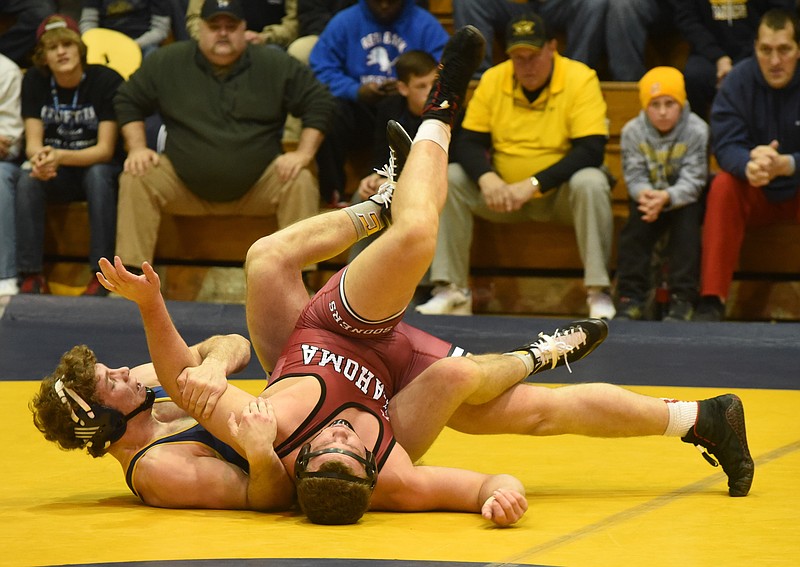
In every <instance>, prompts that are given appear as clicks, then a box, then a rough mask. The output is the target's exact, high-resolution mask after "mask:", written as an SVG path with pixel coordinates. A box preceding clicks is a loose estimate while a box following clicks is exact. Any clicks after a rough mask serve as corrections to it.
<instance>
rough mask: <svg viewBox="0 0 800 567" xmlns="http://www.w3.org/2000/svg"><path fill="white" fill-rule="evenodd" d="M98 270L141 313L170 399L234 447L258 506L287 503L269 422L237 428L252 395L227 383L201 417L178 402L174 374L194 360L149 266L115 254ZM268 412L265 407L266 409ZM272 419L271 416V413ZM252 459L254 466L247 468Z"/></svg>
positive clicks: (290, 491)
mask: <svg viewBox="0 0 800 567" xmlns="http://www.w3.org/2000/svg"><path fill="white" fill-rule="evenodd" d="M100 269H101V271H102V273H101V274H98V279H99V280H100V283H102V284H103V286H104V287H105V288H106V289H108V290H109V291H113V292H116V293H118V294H120V295H121V296H123V297H125V298H126V299H129V300H131V301H133V302H134V303H136V305H137V306H138V308H139V313H140V314H141V316H142V323H143V324H144V330H145V336H146V338H147V347H148V349H149V351H150V356H151V357H152V360H153V366H154V367H155V371H156V374H157V375H158V378H159V382H160V383H161V385H162V386H163V387H164V389H165V390H166V391H167V393H168V394H169V396H170V397H171V398H172V400H173V401H174V402H175V403H176V404H178V405H179V406H181V407H182V409H184V410H185V411H187V413H190V415H192V417H194V418H195V419H197V421H198V422H199V423H200V424H202V425H203V427H205V428H206V429H207V430H208V431H209V432H210V433H211V434H212V435H214V436H215V437H217V438H218V439H220V440H222V441H224V442H225V443H227V444H228V445H230V446H232V447H233V448H234V449H236V451H237V452H239V454H241V455H242V456H243V457H245V458H246V459H247V460H248V462H249V463H250V465H251V471H250V472H251V474H250V483H251V484H252V483H256V482H257V485H254V486H252V487H250V489H249V491H252V492H253V498H254V499H255V500H258V503H259V504H258V506H257V508H258V509H277V508H285V507H288V506H289V505H291V503H292V502H293V500H294V484H293V483H292V481H291V479H290V478H289V477H288V475H287V474H286V470H285V469H284V467H283V464H282V463H281V461H280V459H279V458H278V456H277V455H276V454H275V451H274V450H273V447H272V442H273V441H274V440H275V428H274V427H272V424H270V423H267V426H269V428H270V431H271V433H268V436H269V435H271V438H267V439H265V437H264V436H261V437H259V436H257V435H244V434H242V433H243V430H242V429H241V425H242V420H243V414H248V415H249V414H250V413H252V412H251V402H253V401H254V400H255V397H254V396H252V395H251V394H248V393H247V392H245V391H243V390H241V389H240V388H237V387H236V386H234V385H232V384H228V386H227V388H226V389H225V391H224V392H223V393H222V395H221V396H220V398H219V400H218V402H217V405H216V407H215V408H214V410H213V411H212V412H211V415H210V416H208V417H205V416H203V415H201V414H199V413H198V411H197V410H196V406H195V411H194V412H193V411H192V408H191V407H189V406H185V405H183V404H182V401H181V400H182V396H181V391H180V387H179V385H178V376H179V375H181V373H182V372H183V370H184V369H185V368H187V367H192V366H196V365H197V364H198V363H199V362H200V360H199V357H198V356H197V355H195V354H194V353H193V352H192V350H191V349H190V348H189V347H188V346H187V344H186V342H185V341H184V340H183V337H181V335H180V333H178V330H177V329H176V328H175V325H174V324H173V322H172V319H171V318H170V315H169V312H168V311H167V306H166V303H165V302H164V298H163V296H162V295H161V290H160V285H161V282H160V279H159V277H158V274H156V272H155V270H153V268H152V266H150V264H148V263H147V262H145V263H144V264H143V265H142V271H143V272H144V273H143V275H141V276H138V275H135V274H132V273H130V272H129V271H128V270H126V269H125V266H124V265H123V264H122V261H121V260H120V258H119V257H118V256H117V257H115V258H114V264H111V262H109V261H108V260H107V259H105V258H103V259H101V260H100ZM270 413H271V410H270ZM272 421H273V422H274V418H273V419H272ZM254 465H255V467H256V470H255V471H254V470H253V466H254Z"/></svg>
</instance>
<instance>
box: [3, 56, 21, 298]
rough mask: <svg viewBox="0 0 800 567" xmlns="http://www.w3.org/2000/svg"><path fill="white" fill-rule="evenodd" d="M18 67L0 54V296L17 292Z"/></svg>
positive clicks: (19, 154)
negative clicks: (15, 202)
mask: <svg viewBox="0 0 800 567" xmlns="http://www.w3.org/2000/svg"><path fill="white" fill-rule="evenodd" d="M21 88H22V71H20V69H19V67H17V64H16V63H14V62H13V61H12V60H11V59H9V58H8V57H6V56H5V55H2V54H0V296H3V295H14V294H15V293H17V251H16V241H17V238H16V234H15V230H16V228H15V227H16V223H15V220H14V218H15V217H14V214H15V213H14V195H15V192H16V184H17V178H19V161H20V157H21V155H22V141H23V140H22V131H23V129H22V114H21V109H20V92H21Z"/></svg>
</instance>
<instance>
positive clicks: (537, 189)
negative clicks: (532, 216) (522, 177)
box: [531, 175, 544, 199]
mask: <svg viewBox="0 0 800 567" xmlns="http://www.w3.org/2000/svg"><path fill="white" fill-rule="evenodd" d="M531 185H533V198H534V199H535V198H536V197H542V196H543V195H544V193H542V186H541V185H539V180H538V179H536V176H535V175H531Z"/></svg>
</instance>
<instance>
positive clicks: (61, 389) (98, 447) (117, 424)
mask: <svg viewBox="0 0 800 567" xmlns="http://www.w3.org/2000/svg"><path fill="white" fill-rule="evenodd" d="M53 388H54V389H55V391H56V394H58V397H59V398H60V399H61V402H62V403H63V404H64V405H66V406H67V407H68V408H69V412H70V415H71V417H72V421H74V422H75V437H77V438H78V439H86V440H88V442H87V443H86V447H87V449H88V451H89V453H90V454H91V455H93V456H95V457H97V456H100V455H102V454H103V452H104V451H105V450H106V449H108V447H109V446H110V445H111V444H112V443H113V442H115V441H117V440H119V439H120V438H121V437H122V436H123V435H125V430H126V429H127V428H128V420H130V419H132V418H133V417H134V416H136V415H138V414H139V413H141V412H143V411H144V410H146V409H149V408H151V407H152V406H153V402H155V399H156V394H155V392H153V390H151V389H150V388H146V395H145V399H144V401H143V402H142V403H141V405H140V406H139V407H138V408H136V409H135V410H133V411H132V412H130V413H129V414H128V415H123V414H122V412H120V411H118V410H115V409H112V408H109V407H106V406H101V405H91V404H89V403H87V402H86V400H84V399H83V398H81V397H80V396H79V395H78V393H77V392H75V391H74V390H73V389H72V388H68V387H67V386H65V385H64V382H63V380H62V379H61V378H59V379H58V380H56V381H55V383H54V384H53ZM67 396H69V397H70V398H72V400H73V401H74V402H75V404H77V406H76V405H74V404H71V403H70V401H69V400H68V399H67Z"/></svg>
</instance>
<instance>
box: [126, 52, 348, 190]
mask: <svg viewBox="0 0 800 567" xmlns="http://www.w3.org/2000/svg"><path fill="white" fill-rule="evenodd" d="M114 108H115V110H116V113H117V120H118V122H119V124H120V126H124V125H125V124H127V123H128V122H134V121H139V120H144V119H145V118H147V117H148V116H150V115H151V114H153V113H154V112H156V111H157V112H159V113H160V114H161V117H162V119H163V120H164V124H165V125H166V128H167V141H166V147H165V149H164V153H165V154H166V155H167V156H168V157H169V159H170V160H171V161H172V163H173V165H174V166H175V170H176V171H177V173H178V175H179V176H180V178H181V179H182V180H183V182H184V183H185V184H186V186H187V187H188V188H189V189H190V190H191V191H192V192H194V193H195V194H197V195H198V196H199V197H201V198H203V199H206V200H209V201H232V200H234V199H237V198H239V197H241V196H242V195H244V194H245V193H246V192H247V191H248V189H250V187H252V186H253V184H254V183H255V182H256V180H258V178H259V177H261V175H262V174H263V173H264V170H266V168H267V167H268V166H269V164H270V163H271V162H272V160H274V159H275V158H276V157H277V156H278V155H279V154H281V152H282V145H281V138H282V132H283V125H284V122H285V121H286V115H287V113H291V114H293V115H295V116H298V117H300V118H301V119H302V121H303V126H304V127H307V128H309V127H310V128H316V129H318V130H321V131H323V132H326V131H327V129H328V125H329V122H330V120H331V117H332V114H333V108H334V99H333V97H332V96H331V95H330V93H329V92H328V90H327V88H326V87H325V86H324V85H323V84H322V83H320V82H319V81H317V79H316V78H315V77H314V75H313V74H312V72H311V70H310V69H309V68H308V67H306V66H304V65H302V64H301V63H299V62H297V61H296V60H295V59H293V58H292V57H290V56H289V55H287V54H286V53H285V52H284V51H282V50H280V49H276V48H274V47H268V46H264V45H249V46H248V47H247V50H246V51H245V52H244V54H243V55H242V57H241V59H239V61H237V62H236V63H235V64H234V66H233V68H232V69H231V70H230V72H229V73H228V74H227V75H226V76H225V77H224V78H218V77H216V76H215V75H214V71H213V67H212V66H211V64H210V63H209V62H208V60H207V59H206V58H205V57H204V56H203V55H202V54H201V53H200V51H199V50H198V48H197V43H196V42H195V41H181V42H177V43H173V44H171V45H167V46H165V47H162V48H160V49H158V50H156V51H155V52H153V53H152V54H151V55H150V56H148V57H147V58H146V59H145V60H144V61H143V63H142V66H141V67H140V68H139V69H138V70H137V71H136V72H135V73H134V74H133V75H132V76H131V77H130V79H129V80H128V82H127V83H125V84H124V85H122V86H121V87H120V88H119V91H118V92H117V96H116V97H115V98H114Z"/></svg>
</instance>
